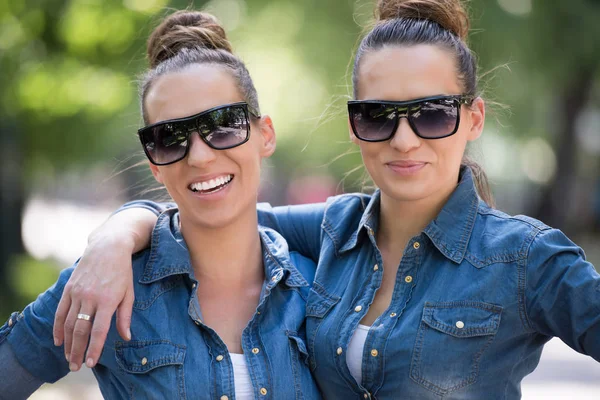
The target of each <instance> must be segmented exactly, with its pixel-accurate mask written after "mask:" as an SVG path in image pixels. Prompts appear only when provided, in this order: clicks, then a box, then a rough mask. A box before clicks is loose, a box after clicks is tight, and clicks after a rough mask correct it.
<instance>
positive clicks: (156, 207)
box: [113, 200, 176, 216]
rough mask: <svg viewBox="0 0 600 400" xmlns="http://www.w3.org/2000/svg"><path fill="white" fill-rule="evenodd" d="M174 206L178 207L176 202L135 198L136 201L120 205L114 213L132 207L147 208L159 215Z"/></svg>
mask: <svg viewBox="0 0 600 400" xmlns="http://www.w3.org/2000/svg"><path fill="white" fill-rule="evenodd" d="M174 207H176V204H175V203H157V202H155V201H152V200H134V201H130V202H128V203H125V204H123V205H122V206H121V207H119V208H118V209H117V210H116V211H115V212H114V213H113V215H114V214H116V213H119V212H121V211H123V210H127V209H130V208H143V209H146V210H148V211H150V212H152V213H154V215H156V216H158V215H160V214H161V213H162V212H163V211H165V210H168V209H170V208H174Z"/></svg>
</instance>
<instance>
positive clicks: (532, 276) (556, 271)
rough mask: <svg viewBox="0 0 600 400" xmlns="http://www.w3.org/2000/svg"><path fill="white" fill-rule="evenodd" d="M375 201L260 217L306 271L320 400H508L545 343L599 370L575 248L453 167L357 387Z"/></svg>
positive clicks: (591, 296) (368, 350)
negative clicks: (445, 194)
mask: <svg viewBox="0 0 600 400" xmlns="http://www.w3.org/2000/svg"><path fill="white" fill-rule="evenodd" d="M379 196H380V195H379V193H378V192H376V193H375V194H374V195H373V196H369V195H364V194H348V195H341V196H336V197H333V198H330V199H329V200H328V201H327V203H324V204H313V205H303V206H289V207H275V208H271V207H269V206H268V205H263V206H262V207H261V208H260V210H259V219H260V221H261V223H262V224H265V225H268V226H271V227H272V228H274V229H276V230H278V231H279V232H281V233H282V234H283V236H284V237H285V238H286V239H287V241H288V244H289V246H290V249H293V250H298V251H300V252H301V253H302V254H304V255H306V256H308V257H311V258H312V259H314V260H318V267H317V273H316V276H315V280H314V283H313V287H312V288H311V290H310V293H309V296H308V301H307V309H306V316H307V321H306V329H307V333H306V336H307V347H308V352H309V354H310V358H309V360H310V366H311V369H312V370H313V373H314V376H315V378H316V380H317V382H318V384H319V388H320V389H321V392H322V394H323V397H324V398H327V399H343V400H345V399H365V398H367V399H369V398H377V399H380V400H381V399H399V398H401V399H478V400H480V399H486V400H488V399H518V398H520V396H521V390H520V383H521V380H522V379H523V377H524V376H526V375H527V374H529V373H530V372H532V371H533V370H534V369H535V367H536V366H537V364H538V362H539V358H540V355H541V351H542V347H543V345H544V344H545V343H546V342H547V341H548V340H549V339H550V338H551V337H552V336H558V337H560V338H561V339H562V340H563V341H564V342H565V343H567V344H568V345H569V346H571V347H572V348H573V349H575V350H576V351H578V352H581V353H584V354H588V355H590V356H592V357H594V358H595V359H596V360H598V361H600V276H599V275H598V273H597V272H596V271H595V269H594V267H593V266H592V265H591V264H590V263H588V262H586V260H585V255H584V253H583V251H582V250H581V249H580V248H579V247H577V246H576V245H575V244H573V243H572V242H571V241H570V240H569V239H568V238H567V237H566V236H565V235H564V234H563V233H561V232H560V231H558V230H556V229H552V228H550V227H548V226H546V225H544V224H543V223H541V222H539V221H537V220H534V219H532V218H528V217H525V216H514V217H513V216H509V215H507V214H505V213H502V212H500V211H498V210H495V209H492V208H490V207H489V206H487V205H486V204H485V203H484V202H482V201H481V200H480V199H479V198H478V196H477V193H476V190H475V186H474V182H473V178H472V175H471V172H470V170H468V169H463V170H462V171H461V178H460V182H459V184H458V186H457V188H456V190H455V191H454V193H453V194H452V195H451V197H450V199H449V200H448V202H447V203H446V204H445V206H444V208H443V209H442V211H441V212H440V214H439V215H438V217H437V218H436V219H435V220H434V221H432V222H431V223H430V224H429V225H428V226H427V227H426V228H425V230H424V231H423V232H422V233H421V234H420V235H418V236H415V237H413V238H412V239H411V240H410V242H409V243H408V245H407V246H406V248H405V250H404V255H403V258H402V261H401V263H400V266H399V270H398V274H397V277H396V283H395V287H394V292H393V296H392V300H391V304H390V306H389V308H388V309H387V310H386V311H385V312H384V313H383V314H382V315H381V316H380V317H379V318H378V319H377V320H376V321H375V322H374V323H373V325H372V327H371V329H370V330H369V334H368V336H367V338H366V343H365V348H364V354H363V360H362V381H361V382H356V381H355V380H354V378H353V377H352V375H351V374H350V371H349V369H348V367H347V364H346V357H345V353H346V351H347V348H348V343H349V341H350V338H351V337H352V334H353V333H354V331H355V329H356V327H357V325H358V323H359V321H360V320H361V319H362V318H363V317H364V315H365V314H366V312H367V311H368V308H369V305H370V304H371V302H372V301H373V298H374V295H375V291H376V290H377V289H378V288H379V286H380V285H381V279H382V276H383V270H384V268H385V266H384V265H383V262H382V258H381V253H380V251H379V249H378V247H377V243H376V240H375V238H376V232H377V229H378V223H379ZM130 206H142V207H146V208H148V209H161V208H162V207H163V206H162V205H159V204H156V203H151V202H137V203H132V204H129V205H127V206H126V207H130ZM167 206H168V205H167ZM397 223H399V224H400V223H402V221H397ZM357 306H361V308H357ZM357 310H359V311H357Z"/></svg>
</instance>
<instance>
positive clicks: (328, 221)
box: [323, 193, 373, 237]
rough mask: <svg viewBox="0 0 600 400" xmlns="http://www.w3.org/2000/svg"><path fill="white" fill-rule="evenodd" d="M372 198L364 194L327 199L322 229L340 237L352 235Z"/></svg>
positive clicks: (351, 194) (342, 195)
mask: <svg viewBox="0 0 600 400" xmlns="http://www.w3.org/2000/svg"><path fill="white" fill-rule="evenodd" d="M372 198H373V196H372V195H369V194H364V193H347V194H341V195H338V196H332V197H329V198H328V199H327V202H326V203H325V211H324V215H323V228H324V229H325V231H327V230H328V228H329V229H330V230H334V231H335V232H336V233H337V234H338V235H341V236H342V237H344V236H346V234H352V233H354V232H355V231H356V228H357V227H358V225H359V223H360V220H361V218H362V216H363V213H364V212H365V211H366V209H367V206H368V205H369V203H370V202H371V199H372ZM330 233H331V232H330Z"/></svg>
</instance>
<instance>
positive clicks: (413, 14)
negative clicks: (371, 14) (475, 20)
mask: <svg viewBox="0 0 600 400" xmlns="http://www.w3.org/2000/svg"><path fill="white" fill-rule="evenodd" d="M375 19H376V23H375V26H374V27H373V29H371V30H370V31H369V32H368V33H367V34H366V35H365V37H364V38H363V39H362V41H361V42H360V45H359V46H358V49H357V51H356V56H355V59H354V70H353V73H352V83H353V86H354V98H357V97H358V77H359V73H360V65H361V60H362V58H363V57H364V56H365V54H368V53H370V52H373V51H377V50H379V49H381V48H383V47H384V46H389V45H396V46H415V45H419V44H429V45H435V46H438V47H440V48H442V49H444V50H446V51H448V52H449V53H450V54H452V55H453V56H454V58H455V60H456V67H457V76H458V80H459V83H460V84H461V85H462V87H463V93H462V94H465V95H470V96H473V97H476V96H478V95H479V93H478V89H477V60H476V58H475V55H474V54H473V52H472V51H471V49H469V46H468V45H467V36H468V33H469V16H468V13H467V10H466V9H465V7H464V5H463V2H462V1H461V0H377V6H376V7H375ZM461 164H462V165H463V166H464V167H468V168H470V169H471V171H472V172H473V179H474V181H475V186H476V187H477V191H478V194H479V196H480V197H481V198H482V199H483V201H485V202H486V203H488V204H489V205H491V206H493V205H494V199H493V197H492V194H491V190H490V186H489V182H488V179H487V177H486V175H485V172H483V169H482V168H481V167H480V166H479V165H478V164H477V163H475V162H474V161H472V160H470V159H469V158H468V157H466V156H464V157H463V161H462V163H461Z"/></svg>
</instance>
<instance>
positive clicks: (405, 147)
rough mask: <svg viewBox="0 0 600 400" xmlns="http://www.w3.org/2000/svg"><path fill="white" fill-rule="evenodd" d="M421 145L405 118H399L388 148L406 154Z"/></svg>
mask: <svg viewBox="0 0 600 400" xmlns="http://www.w3.org/2000/svg"><path fill="white" fill-rule="evenodd" d="M420 145H421V139H420V138H419V137H418V136H417V135H416V134H415V132H414V131H413V129H412V128H411V126H410V124H409V123H408V118H407V117H406V116H400V120H399V121H398V127H397V128H396V132H394V136H392V138H391V139H390V146H392V147H393V148H394V149H396V150H398V151H400V152H402V153H407V152H409V151H411V150H412V149H415V148H417V147H419V146H420Z"/></svg>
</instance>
